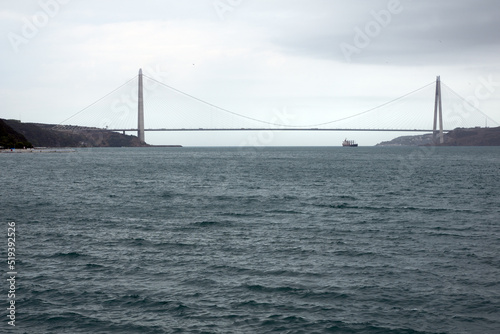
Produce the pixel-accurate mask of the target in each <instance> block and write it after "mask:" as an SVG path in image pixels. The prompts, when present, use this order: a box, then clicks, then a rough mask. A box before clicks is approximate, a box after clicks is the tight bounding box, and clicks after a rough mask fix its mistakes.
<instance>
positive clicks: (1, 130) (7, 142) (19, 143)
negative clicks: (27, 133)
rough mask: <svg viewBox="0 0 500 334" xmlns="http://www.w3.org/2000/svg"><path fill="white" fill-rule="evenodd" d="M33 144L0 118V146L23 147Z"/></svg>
mask: <svg viewBox="0 0 500 334" xmlns="http://www.w3.org/2000/svg"><path fill="white" fill-rule="evenodd" d="M23 147H29V148H31V147H33V145H32V144H31V143H30V142H29V141H28V140H27V139H26V137H24V136H23V135H22V134H21V133H19V132H17V131H16V130H14V129H13V128H12V127H11V126H9V125H8V124H7V123H6V122H5V121H4V120H3V119H0V148H23Z"/></svg>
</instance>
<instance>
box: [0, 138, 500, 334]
mask: <svg viewBox="0 0 500 334" xmlns="http://www.w3.org/2000/svg"><path fill="white" fill-rule="evenodd" d="M0 171H1V174H0V181H1V197H0V198H1V203H0V204H1V215H0V222H1V224H2V225H3V226H4V228H2V230H3V231H4V237H3V238H4V240H5V242H3V243H0V244H3V245H4V246H3V247H4V248H5V249H3V250H1V251H2V252H3V254H6V251H7V249H6V248H7V246H6V244H7V222H9V221H14V222H15V223H16V236H17V239H16V241H17V243H16V252H17V253H16V259H17V263H16V265H17V266H16V270H17V271H18V275H17V278H16V288H17V291H16V306H17V308H16V327H15V328H14V329H13V328H11V326H9V325H8V324H7V321H8V318H7V317H6V315H7V312H8V311H7V310H6V307H7V306H8V304H7V303H8V301H7V300H6V299H5V298H6V297H7V292H8V285H7V284H6V283H5V284H2V285H1V286H3V288H0V289H3V290H4V291H0V293H1V294H2V295H4V300H5V303H4V307H2V308H1V309H4V311H2V312H3V315H2V318H3V320H2V322H1V324H0V328H1V329H0V332H2V333H3V332H5V333H7V332H16V333H498V332H500V278H499V277H500V256H499V255H500V219H499V218H500V178H499V176H500V148H453V147H451V148H377V147H371V148H362V147H359V148H357V149H356V148H248V149H238V148H180V149H168V148H149V149H147V148H136V149H131V148H122V149H90V150H87V149H85V150H80V151H78V152H76V153H68V154H62V153H59V154H57V153H56V154H50V153H45V154H4V155H0ZM4 258H5V256H4ZM2 268H3V269H2V275H3V276H2V277H4V278H5V277H6V275H7V271H8V269H7V265H6V264H5V265H3V266H2ZM4 282H5V281H4Z"/></svg>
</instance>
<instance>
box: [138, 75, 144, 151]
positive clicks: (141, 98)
mask: <svg viewBox="0 0 500 334" xmlns="http://www.w3.org/2000/svg"><path fill="white" fill-rule="evenodd" d="M138 101H139V102H138V106H137V112H138V123H137V137H139V140H140V141H141V142H144V141H145V140H144V96H143V91H142V68H140V69H139V96H138Z"/></svg>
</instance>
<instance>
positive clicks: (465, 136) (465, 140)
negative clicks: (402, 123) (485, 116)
mask: <svg viewBox="0 0 500 334" xmlns="http://www.w3.org/2000/svg"><path fill="white" fill-rule="evenodd" d="M423 145H436V144H435V143H434V142H433V139H432V134H425V135H419V136H403V137H398V138H395V139H393V140H390V141H385V142H381V143H379V144H377V146H423ZM437 145H438V146H500V127H496V128H470V129H465V128H457V129H455V130H453V131H450V132H448V133H445V135H444V143H443V144H437Z"/></svg>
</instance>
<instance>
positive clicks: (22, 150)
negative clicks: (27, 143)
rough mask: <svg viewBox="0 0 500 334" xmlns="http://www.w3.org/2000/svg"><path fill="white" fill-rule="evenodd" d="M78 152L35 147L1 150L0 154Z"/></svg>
mask: <svg viewBox="0 0 500 334" xmlns="http://www.w3.org/2000/svg"><path fill="white" fill-rule="evenodd" d="M72 152H76V150H74V149H72V148H67V147H63V148H48V147H35V148H16V149H10V148H8V149H0V154H2V153H5V154H26V153H72Z"/></svg>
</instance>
